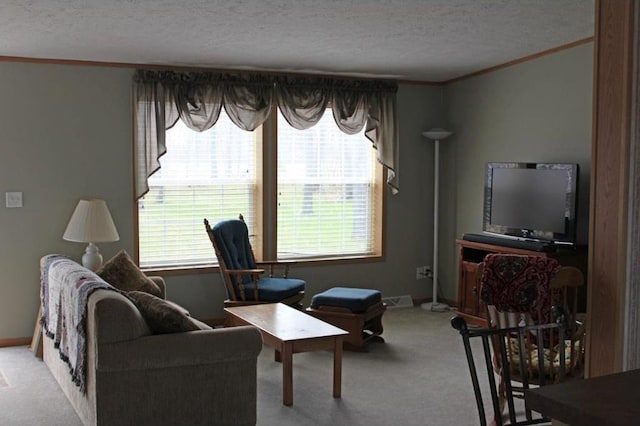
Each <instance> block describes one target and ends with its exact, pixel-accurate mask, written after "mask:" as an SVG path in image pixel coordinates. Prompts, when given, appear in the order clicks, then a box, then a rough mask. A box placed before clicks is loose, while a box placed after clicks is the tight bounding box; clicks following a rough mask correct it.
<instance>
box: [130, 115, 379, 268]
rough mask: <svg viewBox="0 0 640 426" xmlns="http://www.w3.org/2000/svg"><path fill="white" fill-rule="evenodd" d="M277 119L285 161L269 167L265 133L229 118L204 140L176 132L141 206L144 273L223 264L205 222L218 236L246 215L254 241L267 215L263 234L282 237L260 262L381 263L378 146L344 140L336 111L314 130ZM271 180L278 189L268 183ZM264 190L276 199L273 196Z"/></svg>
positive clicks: (178, 128) (180, 127)
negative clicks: (220, 227) (221, 226)
mask: <svg viewBox="0 0 640 426" xmlns="http://www.w3.org/2000/svg"><path fill="white" fill-rule="evenodd" d="M271 117H272V118H270V120H271V121H276V120H277V123H271V124H272V125H274V126H276V127H277V141H276V140H269V141H265V146H266V144H267V143H271V146H273V147H277V155H276V157H277V159H274V160H276V161H265V160H269V159H270V158H271V157H267V158H266V159H265V158H263V154H262V134H263V133H262V129H261V128H259V129H256V130H255V131H254V132H247V131H244V130H241V129H240V128H238V127H236V126H235V125H234V124H233V123H232V122H231V121H230V120H229V118H228V117H227V116H226V114H225V113H222V114H220V118H219V120H218V122H217V123H216V124H215V125H214V126H213V127H212V128H211V129H210V130H208V131H205V132H202V133H199V132H196V131H192V130H190V129H188V128H187V127H186V126H185V125H184V124H183V123H182V121H180V120H178V122H177V123H176V125H175V126H174V127H173V128H172V129H170V130H167V131H166V136H167V138H166V146H167V153H166V154H165V155H164V156H163V157H162V158H161V159H160V163H161V168H160V170H158V171H157V172H156V173H154V174H153V175H152V176H151V177H150V178H149V180H148V183H149V187H150V190H149V192H148V193H147V194H146V195H145V196H144V197H142V198H141V199H140V201H139V203H138V237H139V258H140V265H141V266H142V267H144V268H148V269H160V268H170V267H175V268H190V267H195V266H204V265H211V264H213V263H214V262H215V255H214V253H213V248H212V247H211V243H210V242H209V239H208V238H207V236H206V234H205V231H204V226H203V223H202V222H203V218H207V219H208V220H209V222H210V223H211V225H212V226H213V225H214V224H215V223H216V222H217V221H219V220H223V219H229V218H236V217H238V214H239V213H242V214H243V216H244V217H245V221H247V225H248V227H249V230H250V233H252V234H254V233H255V234H261V233H263V232H262V231H261V229H262V227H261V224H262V223H261V222H262V217H263V215H264V218H265V223H264V224H262V226H263V227H264V228H271V229H273V228H276V229H277V233H275V235H272V233H269V235H271V236H272V238H275V241H267V240H265V241H263V240H262V239H260V240H259V242H256V241H257V240H256V241H252V244H253V246H254V251H255V252H256V255H257V256H258V257H260V256H261V253H263V252H264V253H265V256H264V257H265V258H278V259H320V258H322V259H326V258H344V257H363V256H377V255H381V233H382V225H381V223H382V220H381V219H382V213H381V212H382V194H383V179H382V166H381V165H379V164H378V162H377V161H376V151H375V150H374V149H372V147H371V142H370V141H369V140H368V139H367V138H366V137H365V136H364V134H363V133H360V134H358V135H347V134H345V133H343V132H342V131H340V130H339V129H338V128H337V126H336V124H335V122H334V120H333V116H332V113H331V111H330V110H328V111H327V112H326V113H325V114H324V116H323V118H322V119H321V120H320V122H319V123H318V124H316V125H315V126H313V127H311V128H310V129H307V130H296V129H294V128H292V127H291V126H289V124H288V123H287V122H286V120H285V119H284V118H282V116H280V115H279V114H277V115H276V114H272V115H271ZM276 117H277V118H276ZM265 124H268V123H265ZM270 139H276V136H275V135H274V136H273V137H271V138H270ZM267 151H268V150H265V152H267ZM273 163H277V167H276V164H273ZM263 165H264V168H265V170H264V171H265V173H264V175H263V173H262V170H263ZM263 176H265V178H263ZM269 176H272V178H271V179H272V180H275V181H274V182H263V179H268V177H269ZM263 183H264V185H265V186H267V187H270V188H274V189H275V190H276V195H275V197H274V196H269V194H263V192H262V190H261V189H262V186H263ZM265 234H266V233H265ZM264 236H265V237H267V236H268V235H264ZM257 244H260V245H261V246H260V247H258V246H257ZM262 244H264V247H263V246H262Z"/></svg>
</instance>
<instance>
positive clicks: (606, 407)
mask: <svg viewBox="0 0 640 426" xmlns="http://www.w3.org/2000/svg"><path fill="white" fill-rule="evenodd" d="M639 389H640V370H631V371H626V372H624V373H617V374H611V375H607V376H600V377H594V378H591V379H585V380H570V381H568V382H564V383H559V384H556V385H549V386H544V387H541V388H538V389H532V390H528V391H525V400H526V403H527V405H528V406H529V407H530V408H531V409H532V410H534V411H537V412H539V413H542V414H543V415H545V416H547V417H550V418H552V419H554V420H558V421H561V422H563V423H567V424H569V425H571V426H602V425H607V426H631V425H634V426H635V425H639V424H640V396H639V395H638V390H639Z"/></svg>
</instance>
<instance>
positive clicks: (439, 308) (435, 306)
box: [420, 302, 451, 312]
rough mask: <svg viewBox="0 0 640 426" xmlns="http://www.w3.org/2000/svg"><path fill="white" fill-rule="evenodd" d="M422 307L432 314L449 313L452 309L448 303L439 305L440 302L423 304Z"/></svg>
mask: <svg viewBox="0 0 640 426" xmlns="http://www.w3.org/2000/svg"><path fill="white" fill-rule="evenodd" d="M420 307H421V308H422V309H424V310H425V311H431V312H449V311H450V310H451V307H450V306H449V305H447V304H446V303H438V302H435V303H433V302H429V303H423V304H422V305H420Z"/></svg>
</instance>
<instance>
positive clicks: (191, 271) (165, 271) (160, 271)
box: [142, 255, 384, 277]
mask: <svg viewBox="0 0 640 426" xmlns="http://www.w3.org/2000/svg"><path fill="white" fill-rule="evenodd" d="M382 261H384V256H383V255H371V256H352V257H325V258H313V259H284V260H282V261H281V263H287V264H289V265H292V266H295V267H303V268H304V267H312V266H332V265H345V264H358V263H373V262H382ZM265 262H268V261H267V260H261V261H258V263H265ZM219 271H220V269H219V268H218V266H217V265H202V266H176V267H156V268H143V269H142V272H144V273H145V274H146V275H147V276H153V275H159V276H161V277H169V276H179V275H199V274H211V273H218V272H219Z"/></svg>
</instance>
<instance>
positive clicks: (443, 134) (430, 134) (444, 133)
mask: <svg viewBox="0 0 640 426" xmlns="http://www.w3.org/2000/svg"><path fill="white" fill-rule="evenodd" d="M452 134H453V132H450V131H448V130H445V129H440V128H433V129H431V130H427V131H426V132H423V133H422V136H424V137H426V138H428V139H431V140H433V141H434V144H435V145H434V168H433V267H432V268H433V269H432V270H433V302H431V303H425V304H423V305H422V308H424V309H428V310H430V311H437V312H442V311H448V310H449V306H448V305H447V304H445V303H438V230H439V215H438V212H439V211H440V205H439V202H440V141H441V140H442V139H446V138H448V137H449V136H451V135H452Z"/></svg>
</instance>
